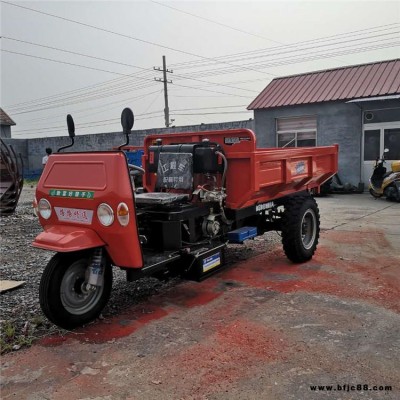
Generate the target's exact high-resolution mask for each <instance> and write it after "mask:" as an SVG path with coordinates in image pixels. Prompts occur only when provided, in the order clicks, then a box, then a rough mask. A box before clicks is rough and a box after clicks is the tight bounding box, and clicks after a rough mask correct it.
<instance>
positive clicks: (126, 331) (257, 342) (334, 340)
mask: <svg viewBox="0 0 400 400" xmlns="http://www.w3.org/2000/svg"><path fill="white" fill-rule="evenodd" d="M318 203H319V206H320V210H321V216H322V225H321V226H322V232H321V239H320V245H319V247H318V250H317V253H316V255H315V257H314V258H313V260H311V261H310V262H308V263H304V264H299V265H294V264H292V263H290V262H289V261H288V260H287V259H286V258H285V257H284V254H283V251H282V249H281V246H280V245H278V243H276V241H274V240H272V242H271V243H272V244H271V243H270V244H269V245H266V248H268V250H269V251H267V252H262V253H260V252H259V251H254V252H252V253H251V257H249V258H247V259H244V260H237V261H236V262H232V263H230V265H229V266H228V267H227V268H226V269H225V270H224V271H222V272H220V273H219V274H216V275H214V276H213V277H211V278H209V279H207V280H205V281H203V282H200V283H196V282H183V281H180V282H178V283H176V284H174V285H171V286H169V287H164V288H163V290H160V291H159V292H157V293H153V294H152V295H150V296H147V297H146V298H144V299H142V300H141V301H139V302H136V303H135V304H131V305H129V306H127V307H126V308H124V309H120V310H119V312H118V313H117V314H115V315H110V316H108V317H106V318H104V319H103V320H100V321H96V322H95V323H93V324H91V325H89V326H87V327H86V328H82V329H79V330H76V331H74V332H69V333H65V332H63V333H62V334H59V333H58V334H53V335H50V336H47V337H45V338H43V339H41V340H40V341H38V342H37V343H36V344H35V345H33V346H32V347H31V348H29V349H26V350H22V351H18V352H12V353H9V354H6V355H4V356H2V359H1V364H2V372H1V385H2V386H1V387H2V391H1V398H2V399H11V398H12V399H32V400H33V399H35V400H36V399H54V400H57V399H62V400H68V399H82V400H89V399H91V400H95V399H96V400H106V399H107V400H109V399H110V400H113V399H125V400H128V399H129V400H132V399H140V400H142V399H144V400H147V399H149V400H153V399H160V400H163V399H184V400H197V399H199V400H205V399H208V400H211V399H212V400H218V399H238V400H239V399H254V400H256V399H271V400H275V399H282V400H286V399H301V400H302V399H322V398H328V399H338V400H339V399H343V400H348V399H363V400H364V399H365V400H366V399H393V400H394V399H399V398H400V383H399V382H400V362H399V360H400V316H399V312H400V300H399V299H400V298H399V291H400V290H399V287H400V251H399V249H400V224H399V221H400V205H399V204H394V203H389V202H386V201H384V200H374V199H373V198H371V197H370V196H369V195H367V194H363V195H349V196H343V195H342V196H340V195H335V196H330V197H326V198H319V199H318ZM230 251H231V252H232V253H231V254H233V256H232V255H231V259H232V261H233V260H234V259H235V258H236V259H239V255H240V250H235V249H231V250H230ZM28 254H29V251H28ZM244 258H246V257H244ZM126 293H128V292H126ZM126 293H125V294H126ZM133 294H134V291H132V295H133ZM323 385H332V387H331V389H330V390H329V388H327V387H323ZM347 385H348V386H347Z"/></svg>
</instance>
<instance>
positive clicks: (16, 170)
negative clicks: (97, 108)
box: [0, 139, 24, 215]
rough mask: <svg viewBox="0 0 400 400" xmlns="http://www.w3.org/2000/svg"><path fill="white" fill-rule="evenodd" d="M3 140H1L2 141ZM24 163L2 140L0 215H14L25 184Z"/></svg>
mask: <svg viewBox="0 0 400 400" xmlns="http://www.w3.org/2000/svg"><path fill="white" fill-rule="evenodd" d="M0 140H1V139H0ZM22 171H23V163H22V158H21V156H19V157H18V156H17V154H16V153H15V151H14V149H13V148H12V146H8V145H7V144H6V143H5V142H4V141H3V140H1V152H0V214H1V215H7V214H12V213H13V212H14V211H15V208H16V207H17V204H18V200H19V196H20V195H21V191H22V187H23V184H24V177H23V172H22Z"/></svg>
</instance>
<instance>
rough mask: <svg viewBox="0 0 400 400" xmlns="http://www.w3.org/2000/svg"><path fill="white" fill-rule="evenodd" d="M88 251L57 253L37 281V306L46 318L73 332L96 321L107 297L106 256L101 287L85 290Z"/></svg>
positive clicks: (109, 279) (109, 276)
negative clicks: (74, 329)
mask: <svg viewBox="0 0 400 400" xmlns="http://www.w3.org/2000/svg"><path fill="white" fill-rule="evenodd" d="M90 263H91V253H90V252H75V253H57V254H56V255H55V256H53V257H52V259H51V260H50V262H49V263H48V264H47V266H46V268H45V270H44V271H43V275H42V278H41V281H40V287H39V300H40V306H41V308H42V311H43V313H44V314H45V315H46V317H47V318H48V319H49V320H50V321H51V322H53V323H54V324H56V325H58V326H60V327H61V328H65V329H73V328H76V327H78V326H81V325H83V324H86V323H88V322H90V321H93V320H94V319H95V318H97V317H98V316H99V315H100V313H101V311H102V310H103V308H104V306H105V305H106V304H107V302H108V299H109V298H110V293H111V287H112V270H111V264H110V262H108V261H107V259H106V258H105V257H103V259H102V264H103V268H104V284H103V286H101V287H97V288H96V289H95V290H94V291H87V290H86V289H85V284H86V282H87V278H88V276H87V274H88V270H87V267H88V265H89V264H90Z"/></svg>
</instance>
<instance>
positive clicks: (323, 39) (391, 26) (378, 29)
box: [172, 22, 400, 68]
mask: <svg viewBox="0 0 400 400" xmlns="http://www.w3.org/2000/svg"><path fill="white" fill-rule="evenodd" d="M399 25H400V24H399V23H398V22H396V23H392V24H386V25H379V26H375V27H370V28H364V29H360V30H356V31H351V32H345V33H339V34H335V35H330V36H324V37H320V38H315V39H309V40H304V41H299V42H294V43H290V44H285V45H283V46H274V47H268V48H262V49H258V50H251V51H245V52H239V53H233V54H227V55H222V56H219V57H215V60H218V59H230V58H233V57H236V56H245V57H247V56H249V55H251V54H257V53H265V52H269V51H271V50H272V51H274V50H280V49H284V48H291V47H296V48H298V47H299V46H300V45H307V44H310V43H318V42H326V41H329V40H332V39H334V38H339V37H343V36H345V37H352V36H360V35H363V34H364V33H363V32H366V31H372V32H371V33H375V32H382V31H387V30H391V29H397V28H398V26H399ZM334 40H335V39H334ZM200 63H201V61H198V60H192V61H186V62H181V63H176V64H172V67H174V68H176V67H178V66H182V65H190V64H200Z"/></svg>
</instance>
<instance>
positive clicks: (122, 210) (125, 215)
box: [117, 203, 129, 226]
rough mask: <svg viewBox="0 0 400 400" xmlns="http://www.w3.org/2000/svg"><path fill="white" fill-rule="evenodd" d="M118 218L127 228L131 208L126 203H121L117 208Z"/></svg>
mask: <svg viewBox="0 0 400 400" xmlns="http://www.w3.org/2000/svg"><path fill="white" fill-rule="evenodd" d="M117 218H118V222H119V223H120V224H121V225H122V226H127V225H128V224H129V208H128V206H127V205H126V204H125V203H119V205H118V208H117Z"/></svg>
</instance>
